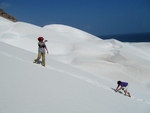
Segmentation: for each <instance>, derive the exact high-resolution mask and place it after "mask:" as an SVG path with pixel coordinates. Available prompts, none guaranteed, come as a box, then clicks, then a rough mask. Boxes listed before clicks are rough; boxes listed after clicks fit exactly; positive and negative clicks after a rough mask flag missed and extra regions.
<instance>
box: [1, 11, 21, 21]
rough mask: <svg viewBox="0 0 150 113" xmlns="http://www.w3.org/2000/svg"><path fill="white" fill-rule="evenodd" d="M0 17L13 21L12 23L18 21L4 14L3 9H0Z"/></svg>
mask: <svg viewBox="0 0 150 113" xmlns="http://www.w3.org/2000/svg"><path fill="white" fill-rule="evenodd" d="M0 16H1V17H3V18H6V19H8V20H10V21H13V22H17V21H18V20H17V19H16V18H14V17H13V16H11V15H9V14H7V13H6V12H4V11H3V9H1V8H0Z"/></svg>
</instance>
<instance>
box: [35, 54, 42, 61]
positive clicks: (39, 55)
mask: <svg viewBox="0 0 150 113" xmlns="http://www.w3.org/2000/svg"><path fill="white" fill-rule="evenodd" d="M41 55H42V53H41V52H38V57H37V59H35V60H34V63H36V62H37V61H39V60H40V58H41Z"/></svg>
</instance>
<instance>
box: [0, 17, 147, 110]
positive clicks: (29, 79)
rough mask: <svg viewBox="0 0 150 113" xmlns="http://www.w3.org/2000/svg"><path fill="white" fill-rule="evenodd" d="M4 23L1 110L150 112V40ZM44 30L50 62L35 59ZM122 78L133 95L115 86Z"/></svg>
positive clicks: (0, 41) (1, 28) (0, 52)
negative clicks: (125, 39)
mask: <svg viewBox="0 0 150 113" xmlns="http://www.w3.org/2000/svg"><path fill="white" fill-rule="evenodd" d="M0 23H1V24H0V57H1V58H0V61H1V65H0V69H1V75H0V91H1V93H0V113H150V71H149V70H150V52H149V49H150V46H149V45H150V43H123V42H120V41H118V40H115V39H109V40H102V39H100V38H98V37H96V36H93V35H91V34H89V33H86V32H84V31H81V30H79V29H76V28H72V27H70V26H65V25H56V24H55V25H46V26H44V27H43V28H41V27H39V26H36V25H32V24H29V23H24V22H16V23H13V22H10V21H7V20H5V19H3V18H1V17H0ZM39 36H43V37H44V38H45V39H47V40H48V42H47V43H46V45H47V47H48V49H49V54H47V55H46V67H42V66H41V65H40V64H34V63H32V62H33V60H34V59H35V58H36V57H37V42H38V41H37V38H38V37H39ZM118 80H122V81H127V82H129V85H130V88H129V91H130V93H131V96H132V97H131V98H129V97H127V96H124V95H123V94H120V93H119V92H117V93H116V92H115V91H114V90H113V89H115V88H116V86H117V84H116V82H117V81H118Z"/></svg>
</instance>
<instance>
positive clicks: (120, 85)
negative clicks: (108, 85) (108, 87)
mask: <svg viewBox="0 0 150 113" xmlns="http://www.w3.org/2000/svg"><path fill="white" fill-rule="evenodd" d="M117 84H118V86H117V88H116V90H115V91H116V92H118V91H119V90H121V89H122V90H123V91H124V93H125V94H124V95H125V96H126V95H127V94H128V96H129V97H131V95H130V92H128V88H129V84H128V83H127V82H122V81H118V82H117Z"/></svg>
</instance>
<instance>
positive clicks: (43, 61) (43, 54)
mask: <svg viewBox="0 0 150 113" xmlns="http://www.w3.org/2000/svg"><path fill="white" fill-rule="evenodd" d="M41 64H42V66H45V53H42V63H41Z"/></svg>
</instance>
